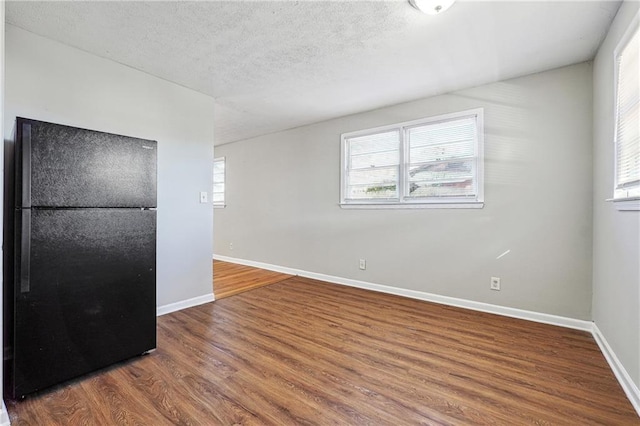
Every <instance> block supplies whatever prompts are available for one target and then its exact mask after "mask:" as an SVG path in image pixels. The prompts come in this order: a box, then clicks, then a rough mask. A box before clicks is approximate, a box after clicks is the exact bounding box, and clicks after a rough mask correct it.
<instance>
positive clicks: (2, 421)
mask: <svg viewBox="0 0 640 426" xmlns="http://www.w3.org/2000/svg"><path fill="white" fill-rule="evenodd" d="M1 410H2V411H0V426H11V420H10V419H9V412H8V411H7V406H6V405H5V404H4V401H2V409H1Z"/></svg>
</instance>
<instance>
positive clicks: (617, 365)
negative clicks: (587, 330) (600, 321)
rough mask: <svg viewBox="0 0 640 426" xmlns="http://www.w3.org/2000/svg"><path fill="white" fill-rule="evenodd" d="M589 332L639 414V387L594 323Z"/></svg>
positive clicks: (639, 414)
mask: <svg viewBox="0 0 640 426" xmlns="http://www.w3.org/2000/svg"><path fill="white" fill-rule="evenodd" d="M591 333H592V334H593V338H594V339H595V340H596V343H597V344H598V346H599V347H600V351H601V352H602V354H603V355H604V357H605V359H606V360H607V362H608V363H609V366H610V367H611V370H613V374H615V376H616V378H617V379H618V382H619V383H620V386H622V390H624V393H625V394H627V398H629V401H631V405H633V408H635V409H636V412H637V413H638V416H640V389H638V386H637V385H636V384H635V383H634V382H633V380H632V379H631V376H630V375H629V373H627V370H626V369H625V368H624V366H623V365H622V363H621V362H620V360H619V359H618V357H617V356H616V354H615V352H613V349H611V346H609V343H608V342H607V339H605V338H604V335H603V334H602V332H601V331H600V329H599V328H598V326H597V325H596V324H595V323H593V330H592V331H591Z"/></svg>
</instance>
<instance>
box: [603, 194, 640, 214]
mask: <svg viewBox="0 0 640 426" xmlns="http://www.w3.org/2000/svg"><path fill="white" fill-rule="evenodd" d="M607 201H613V205H614V206H615V207H616V209H617V210H619V211H640V197H634V198H610V199H608V200H607Z"/></svg>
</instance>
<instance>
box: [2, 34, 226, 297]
mask: <svg viewBox="0 0 640 426" xmlns="http://www.w3.org/2000/svg"><path fill="white" fill-rule="evenodd" d="M5 96H6V98H5V101H6V104H5V105H6V110H5V116H4V124H5V132H4V135H5V139H8V140H13V129H14V128H15V118H16V116H22V117H28V118H34V119H38V120H45V121H52V122H55V123H61V124H68V125H71V126H79V127H84V128H89V129H94V130H101V131H107V132H111V133H118V134H123V135H127V136H135V137H140V138H146V139H154V140H157V141H158V223H157V226H158V243H157V249H158V252H157V253H158V254H157V296H158V299H157V300H158V305H159V306H163V305H167V304H170V303H175V302H179V301H183V300H185V299H189V298H193V297H198V296H203V295H210V294H211V293H212V286H211V282H212V268H211V256H212V253H213V249H212V242H211V238H212V237H211V235H212V227H213V225H212V221H213V213H212V208H211V205H210V204H199V197H198V194H199V191H210V188H211V176H212V159H213V107H214V100H213V98H211V97H208V96H205V95H202V94H200V93H197V92H194V91H192V90H189V89H185V88H183V87H181V86H178V85H176V84H173V83H169V82H167V81H164V80H161V79H158V78H155V77H152V76H150V75H148V74H145V73H142V72H139V71H136V70H134V69H132V68H128V67H126V66H123V65H120V64H117V63H115V62H111V61H108V60H105V59H102V58H99V57H97V56H93V55H91V54H88V53H85V52H82V51H80V50H77V49H74V48H71V47H68V46H65V45H62V44H60V43H57V42H54V41H52V40H49V39H46V38H43V37H40V36H36V35H34V34H32V33H29V32H26V31H24V30H22V29H19V28H16V27H14V26H11V25H7V26H6V94H5Z"/></svg>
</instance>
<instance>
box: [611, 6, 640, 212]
mask: <svg viewBox="0 0 640 426" xmlns="http://www.w3.org/2000/svg"><path fill="white" fill-rule="evenodd" d="M639 34H640V33H639V31H638V18H636V19H634V21H633V22H632V23H631V26H630V27H629V29H628V30H627V33H626V34H625V36H624V37H623V38H622V40H621V41H620V44H619V45H618V48H617V49H616V52H615V67H616V70H615V78H616V104H615V108H616V113H615V114H616V120H615V121H616V128H615V179H614V180H615V182H614V189H613V199H614V201H623V202H624V201H631V203H624V204H626V206H627V207H631V206H632V205H633V206H635V207H634V208H632V209H633V210H640V202H639V201H638V200H640V119H639V116H640V109H639V108H638V105H639V104H640V100H639V99H640V88H639V80H640V77H639V75H640V61H639V56H640V55H639V52H640V35H639ZM620 207H622V205H620V206H619V208H620ZM621 209H624V210H627V208H621Z"/></svg>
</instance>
